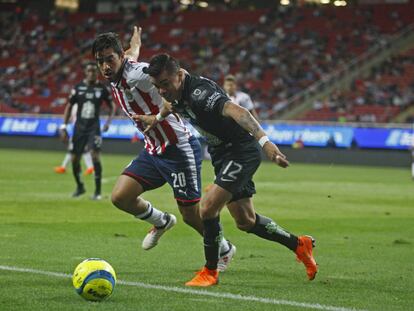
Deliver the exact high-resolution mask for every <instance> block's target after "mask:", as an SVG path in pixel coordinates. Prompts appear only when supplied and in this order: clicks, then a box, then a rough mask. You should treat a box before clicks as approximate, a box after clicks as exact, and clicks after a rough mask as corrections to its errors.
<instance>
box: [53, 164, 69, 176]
mask: <svg viewBox="0 0 414 311" xmlns="http://www.w3.org/2000/svg"><path fill="white" fill-rule="evenodd" d="M53 170H54V171H55V173H58V174H65V173H66V169H65V168H64V167H63V166H56V167H55V168H53Z"/></svg>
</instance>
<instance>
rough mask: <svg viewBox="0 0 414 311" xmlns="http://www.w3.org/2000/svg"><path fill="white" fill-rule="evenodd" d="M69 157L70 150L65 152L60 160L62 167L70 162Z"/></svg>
mask: <svg viewBox="0 0 414 311" xmlns="http://www.w3.org/2000/svg"><path fill="white" fill-rule="evenodd" d="M71 157H72V156H71V154H70V152H68V153H66V155H65V158H64V159H63V162H62V167H64V168H66V166H67V165H68V163H69V162H70V159H71Z"/></svg>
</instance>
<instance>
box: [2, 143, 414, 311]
mask: <svg viewBox="0 0 414 311" xmlns="http://www.w3.org/2000/svg"><path fill="white" fill-rule="evenodd" d="M62 158H63V153H57V152H40V151H29V150H27V151H23V150H7V149H0V284H1V291H0V310H202V311H204V310H226V311H229V310H314V309H315V310H318V309H319V310H343V311H348V310H352V309H356V310H413V302H414V298H413V297H414V296H413V293H414V281H413V278H414V260H413V258H414V183H413V181H411V179H410V173H409V169H408V168H407V169H405V170H404V169H395V168H368V167H350V166H336V165H335V166H333V165H332V166H329V165H325V166H324V165H301V164H292V165H291V167H290V168H288V169H286V170H283V169H281V168H278V167H276V166H274V165H271V164H269V163H264V164H263V165H262V166H261V167H260V169H259V171H258V172H257V174H256V176H255V182H256V186H257V192H258V194H257V195H256V197H255V206H256V209H257V211H258V212H259V213H262V214H264V215H267V216H269V217H272V218H273V219H274V220H275V221H276V222H278V223H279V224H280V225H282V226H283V227H284V228H286V229H287V230H289V231H291V232H293V233H296V234H312V235H313V236H314V237H315V238H316V242H317V247H316V249H315V257H316V260H317V261H318V263H319V269H320V271H319V273H318V275H317V277H316V279H315V280H314V281H313V282H309V281H307V278H306V274H305V270H304V267H303V266H302V265H301V264H299V263H297V262H296V261H295V256H294V254H293V253H291V252H290V251H288V250H287V249H285V248H284V247H282V246H280V245H276V244H274V243H271V242H268V241H265V240H261V239H259V238H257V237H256V236H253V235H249V234H246V233H243V232H241V231H238V230H237V229H236V227H235V226H234V224H233V221H232V219H231V217H230V216H229V214H228V212H227V211H226V210H224V211H223V213H222V218H221V219H222V223H223V225H224V231H225V236H226V237H227V238H228V239H230V240H231V241H232V242H233V243H234V244H236V245H237V249H238V252H237V255H236V257H235V259H234V261H233V262H232V264H231V266H230V268H229V270H228V271H227V272H225V273H223V274H222V275H221V278H220V282H221V283H220V285H218V286H216V287H213V288H208V289H205V290H198V289H192V291H190V290H189V289H188V288H186V287H185V286H183V284H184V282H185V281H187V280H189V279H190V278H191V277H192V276H193V272H194V271H195V270H197V269H198V268H200V267H201V266H202V264H203V263H204V260H203V258H204V255H203V248H202V239H201V237H199V236H198V235H197V234H196V233H195V231H193V230H192V229H190V228H189V227H188V226H186V225H185V224H184V223H183V222H182V221H179V223H178V224H177V226H176V227H175V228H174V229H173V230H171V231H170V232H168V233H167V234H166V235H165V236H164V237H163V238H162V240H161V241H160V244H159V245H158V246H157V247H156V248H154V249H153V250H150V251H143V250H142V249H141V247H140V245H141V240H142V238H143V237H144V235H145V234H146V231H147V230H148V229H149V225H148V224H147V223H144V222H140V221H137V220H135V219H134V218H133V217H132V216H129V215H127V214H125V213H123V212H121V211H119V210H117V209H115V208H114V207H112V205H111V203H110V200H109V196H110V192H111V189H112V186H113V184H114V182H115V180H116V178H117V176H118V175H119V173H120V172H121V171H122V169H123V167H124V166H125V165H126V164H127V163H128V162H129V161H130V160H131V159H132V158H133V155H131V156H114V155H108V154H104V155H103V166H104V177H105V179H104V184H103V190H104V197H105V199H104V200H103V201H101V202H94V201H91V200H89V196H90V195H91V194H92V192H93V178H92V177H91V176H88V177H86V178H85V180H86V186H87V190H88V193H87V195H86V196H84V197H82V198H80V199H72V198H70V193H72V191H73V190H74V181H73V178H72V175H71V174H70V173H67V174H66V175H57V174H55V173H54V172H53V170H52V168H53V166H55V165H58V164H59V163H60V161H61V160H62ZM211 180H212V168H211V164H210V163H209V162H205V163H204V168H203V181H204V182H205V184H207V182H209V181H211ZM144 197H145V198H146V199H148V200H150V201H151V202H152V203H154V205H156V206H158V207H159V208H160V209H162V210H166V211H169V212H172V213H175V214H176V215H177V213H178V210H177V208H176V206H175V202H174V200H173V199H172V192H171V190H170V188H169V187H166V186H164V187H163V188H161V189H157V190H155V191H152V192H149V193H147V194H145V196H144ZM179 220H181V219H179ZM89 257H100V258H104V259H105V260H107V261H108V262H110V263H111V264H112V266H113V267H114V268H115V270H116V272H117V275H118V279H119V280H122V281H128V282H131V283H127V284H118V285H117V286H116V289H115V292H114V294H113V296H112V297H111V298H110V299H109V300H107V301H105V302H103V303H91V302H87V301H85V300H83V299H82V298H81V297H80V296H78V295H77V294H76V293H75V290H74V288H73V287H72V284H71V279H70V278H69V277H68V276H66V277H65V275H63V274H71V273H72V272H73V270H74V268H75V266H76V265H77V264H78V263H79V262H80V261H82V260H83V259H85V258H89ZM20 268H21V269H33V270H25V271H14V270H13V269H15V270H16V269H20ZM49 272H56V273H60V274H56V275H53V274H50V273H49ZM133 282H136V283H133ZM152 285H159V287H153V288H152V287H151V286H152ZM334 307H336V308H334Z"/></svg>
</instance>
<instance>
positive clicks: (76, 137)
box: [70, 130, 102, 155]
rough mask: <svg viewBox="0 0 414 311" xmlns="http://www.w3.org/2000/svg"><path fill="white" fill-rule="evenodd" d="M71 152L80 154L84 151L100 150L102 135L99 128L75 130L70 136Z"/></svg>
mask: <svg viewBox="0 0 414 311" xmlns="http://www.w3.org/2000/svg"><path fill="white" fill-rule="evenodd" d="M72 144H73V147H72V150H70V152H71V153H73V154H76V155H81V154H82V153H84V152H85V151H90V150H94V151H100V150H101V146H102V136H101V133H100V131H99V130H92V131H87V132H85V131H75V132H74V134H73V137H72Z"/></svg>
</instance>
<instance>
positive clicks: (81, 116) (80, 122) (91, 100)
mask: <svg viewBox="0 0 414 311" xmlns="http://www.w3.org/2000/svg"><path fill="white" fill-rule="evenodd" d="M103 102H106V103H108V104H109V103H110V102H111V96H110V94H109V91H108V89H107V88H106V86H105V85H103V84H102V83H100V82H98V83H95V84H91V85H89V84H86V83H85V82H84V81H82V82H80V83H78V84H77V85H76V86H75V87H74V88H73V89H72V91H71V94H70V97H69V103H70V105H75V104H77V105H78V110H77V113H76V122H75V129H76V130H78V131H89V130H91V129H96V128H98V129H99V128H100V126H99V112H100V109H101V105H102V103H103Z"/></svg>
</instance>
